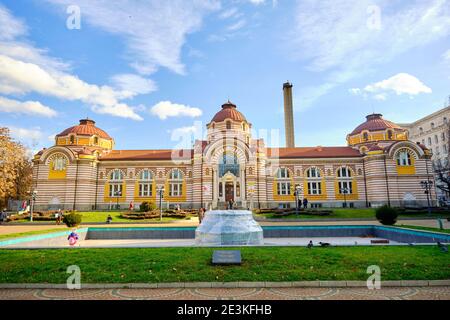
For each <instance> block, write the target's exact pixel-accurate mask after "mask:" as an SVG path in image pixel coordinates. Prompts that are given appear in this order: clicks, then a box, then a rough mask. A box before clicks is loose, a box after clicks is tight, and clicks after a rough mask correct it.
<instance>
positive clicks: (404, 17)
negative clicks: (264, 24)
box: [291, 0, 450, 71]
mask: <svg viewBox="0 0 450 320" xmlns="http://www.w3.org/2000/svg"><path fill="white" fill-rule="evenodd" d="M381 4H384V5H381ZM390 5H391V4H390V2H388V1H381V2H380V7H379V8H380V10H381V11H380V13H381V15H380V18H381V20H380V27H381V28H371V27H370V25H369V22H371V19H374V18H376V16H374V14H373V12H371V11H368V9H369V8H371V6H373V1H372V0H360V1H356V2H355V1H352V0H324V1H315V0H305V1H301V2H298V6H297V10H296V27H295V28H294V30H293V32H292V34H291V37H292V38H291V40H292V41H293V43H295V46H296V47H295V48H294V51H295V52H296V56H297V57H301V58H306V59H312V68H313V69H314V70H318V71H323V70H328V69H331V68H336V67H339V68H342V67H343V66H346V67H350V68H352V69H356V68H359V67H361V66H367V65H373V64H375V63H379V62H383V61H389V60H391V59H392V58H393V57H395V56H397V55H399V54H401V53H404V52H406V51H407V50H410V49H412V48H415V47H419V46H423V45H426V44H428V43H430V42H433V41H436V40H438V39H442V38H444V37H446V36H447V35H449V34H450V6H449V5H448V1H447V0H434V1H411V2H405V4H403V5H402V6H401V8H397V9H396V10H392V8H390Z"/></svg>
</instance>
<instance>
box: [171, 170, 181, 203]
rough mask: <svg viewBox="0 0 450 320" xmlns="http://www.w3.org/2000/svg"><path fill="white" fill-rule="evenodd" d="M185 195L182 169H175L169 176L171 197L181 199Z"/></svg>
mask: <svg viewBox="0 0 450 320" xmlns="http://www.w3.org/2000/svg"><path fill="white" fill-rule="evenodd" d="M182 194H183V173H182V172H181V170H180V169H173V170H172V171H171V172H170V176H169V196H170V197H180V196H182Z"/></svg>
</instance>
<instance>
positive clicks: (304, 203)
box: [303, 198, 308, 209]
mask: <svg viewBox="0 0 450 320" xmlns="http://www.w3.org/2000/svg"><path fill="white" fill-rule="evenodd" d="M303 207H304V208H305V209H307V208H308V199H306V198H305V199H303Z"/></svg>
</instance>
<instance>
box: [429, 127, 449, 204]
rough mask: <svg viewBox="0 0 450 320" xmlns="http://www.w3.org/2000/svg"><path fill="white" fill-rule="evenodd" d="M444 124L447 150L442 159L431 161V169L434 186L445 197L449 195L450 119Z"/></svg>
mask: <svg viewBox="0 0 450 320" xmlns="http://www.w3.org/2000/svg"><path fill="white" fill-rule="evenodd" d="M444 125H445V126H446V128H445V131H444V132H445V133H446V137H445V138H446V141H447V152H446V154H445V158H444V159H442V160H435V161H433V169H434V173H435V176H436V187H437V188H438V189H440V190H441V191H442V192H444V194H445V196H446V198H449V197H450V119H449V120H447V122H446V123H444Z"/></svg>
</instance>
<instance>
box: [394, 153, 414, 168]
mask: <svg viewBox="0 0 450 320" xmlns="http://www.w3.org/2000/svg"><path fill="white" fill-rule="evenodd" d="M397 165H398V166H401V167H407V166H411V165H412V158H411V154H410V153H409V152H408V151H407V150H400V151H399V153H398V154H397Z"/></svg>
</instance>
